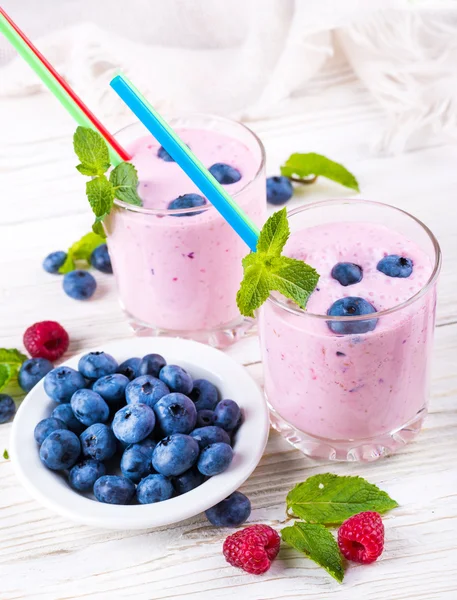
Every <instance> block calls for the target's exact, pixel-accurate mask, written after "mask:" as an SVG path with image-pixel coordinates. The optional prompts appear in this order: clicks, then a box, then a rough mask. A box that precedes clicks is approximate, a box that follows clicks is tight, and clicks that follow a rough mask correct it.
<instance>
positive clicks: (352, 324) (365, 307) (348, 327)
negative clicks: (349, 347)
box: [327, 296, 378, 335]
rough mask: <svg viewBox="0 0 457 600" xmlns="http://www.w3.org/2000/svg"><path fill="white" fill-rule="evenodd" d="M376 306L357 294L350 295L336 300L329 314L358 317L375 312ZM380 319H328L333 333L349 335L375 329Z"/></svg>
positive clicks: (332, 315)
mask: <svg viewBox="0 0 457 600" xmlns="http://www.w3.org/2000/svg"><path fill="white" fill-rule="evenodd" d="M375 312H376V309H375V307H374V306H373V305H372V304H370V303H369V302H368V301H367V300H364V299H363V298H359V297H357V296H349V297H347V298H340V299H339V300H336V301H335V302H334V303H333V304H332V306H331V307H330V308H329V309H328V311H327V314H328V315H330V316H331V317H356V316H359V315H369V314H372V313H375ZM377 322H378V319H367V320H363V321H327V325H328V327H329V329H330V330H331V331H333V333H337V334H340V335H348V334H354V333H367V331H373V329H374V328H375V327H376V324H377Z"/></svg>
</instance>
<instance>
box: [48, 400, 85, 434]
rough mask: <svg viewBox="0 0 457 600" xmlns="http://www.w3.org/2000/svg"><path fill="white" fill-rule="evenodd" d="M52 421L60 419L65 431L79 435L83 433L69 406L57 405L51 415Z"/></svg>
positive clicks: (79, 422) (82, 426) (82, 428)
mask: <svg viewBox="0 0 457 600" xmlns="http://www.w3.org/2000/svg"><path fill="white" fill-rule="evenodd" d="M51 417H54V419H60V420H61V421H63V422H64V423H65V425H66V426H67V429H69V430H70V431H73V433H76V435H79V434H80V433H82V432H83V431H84V429H85V428H84V425H83V424H82V423H81V421H78V419H77V418H76V417H75V413H74V412H73V409H72V408H71V406H70V405H69V404H59V405H58V406H56V407H55V409H54V410H53V411H52V413H51ZM63 429H65V428H63Z"/></svg>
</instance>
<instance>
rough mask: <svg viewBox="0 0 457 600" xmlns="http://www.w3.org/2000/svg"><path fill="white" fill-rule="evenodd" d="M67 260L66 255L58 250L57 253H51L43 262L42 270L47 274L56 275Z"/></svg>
mask: <svg viewBox="0 0 457 600" xmlns="http://www.w3.org/2000/svg"><path fill="white" fill-rule="evenodd" d="M66 260H67V253H66V252H64V251H63V250H58V251H57V252H51V254H48V255H47V257H46V258H45V259H44V261H43V269H44V270H45V271H46V272H47V273H53V274H55V273H58V272H59V269H60V267H61V266H62V265H63V263H64V262H65V261H66Z"/></svg>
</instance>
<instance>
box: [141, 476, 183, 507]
mask: <svg viewBox="0 0 457 600" xmlns="http://www.w3.org/2000/svg"><path fill="white" fill-rule="evenodd" d="M173 492H174V489H173V485H172V483H171V481H170V480H169V479H168V477H164V476H163V475H156V474H155V475H148V476H147V477H145V478H144V479H142V480H141V481H140V483H139V484H138V486H137V488H136V497H137V499H138V502H139V503H140V504H153V503H154V502H163V501H164V500H168V499H169V498H171V497H172V496H173Z"/></svg>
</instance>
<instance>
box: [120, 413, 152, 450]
mask: <svg viewBox="0 0 457 600" xmlns="http://www.w3.org/2000/svg"><path fill="white" fill-rule="evenodd" d="M155 422H156V419H155V415H154V411H153V410H152V408H150V407H149V406H148V405H147V404H129V405H128V406H124V408H121V410H118V411H117V413H116V414H115V415H114V419H113V432H114V435H115V436H116V437H117V439H118V440H120V441H121V442H124V443H125V444H136V443H137V442H141V440H144V439H145V438H146V437H148V435H149V434H150V433H152V430H153V429H154V426H155Z"/></svg>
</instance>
